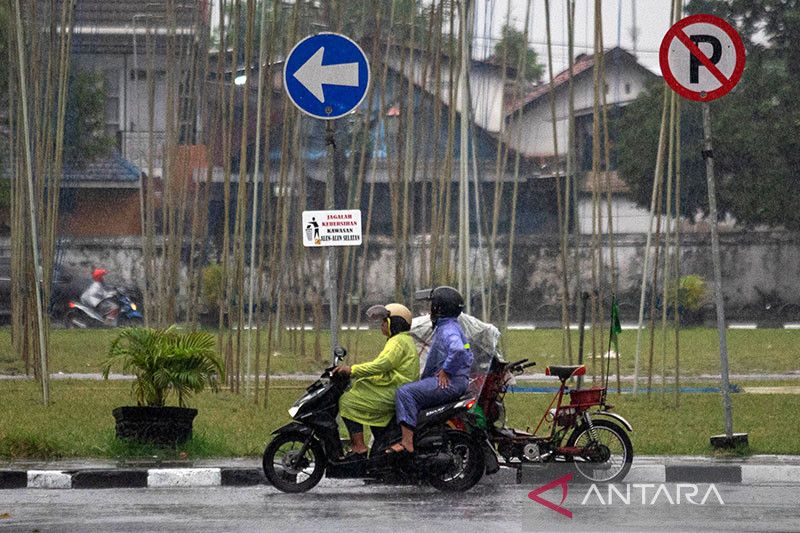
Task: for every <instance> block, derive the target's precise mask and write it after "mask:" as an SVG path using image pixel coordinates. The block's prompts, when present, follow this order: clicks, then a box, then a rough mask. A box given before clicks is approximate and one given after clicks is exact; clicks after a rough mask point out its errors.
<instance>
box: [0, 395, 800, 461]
mask: <svg viewBox="0 0 800 533" xmlns="http://www.w3.org/2000/svg"><path fill="white" fill-rule="evenodd" d="M278 387H281V388H278ZM288 387H291V388H288ZM301 392H302V384H299V383H286V382H275V383H273V389H272V391H271V394H270V398H271V400H270V405H269V408H268V409H264V408H263V407H262V406H256V405H254V403H253V401H252V400H249V399H247V398H245V397H244V396H243V395H241V396H240V395H235V394H232V393H229V392H221V393H218V394H213V393H210V392H205V393H202V394H200V395H198V396H197V397H195V398H194V401H193V402H192V403H191V405H192V407H196V408H197V409H198V410H199V414H198V416H197V418H196V419H195V425H194V438H193V439H192V440H191V441H189V442H188V443H186V444H185V445H183V446H181V447H179V448H178V449H174V450H163V449H154V448H151V447H141V446H135V445H130V444H126V443H122V442H119V441H117V440H116V439H115V438H114V419H113V417H112V415H111V411H112V410H113V409H114V408H115V407H118V406H121V405H130V404H131V396H130V384H128V383H119V382H103V381H100V382H98V381H54V382H52V383H51V400H52V402H51V406H50V407H48V408H45V407H44V406H43V405H42V403H41V399H40V390H39V388H38V386H37V384H36V383H33V382H27V381H26V382H5V383H0V405H3V409H2V410H0V458H5V459H21V458H25V459H55V458H69V457H98V458H112V459H113V458H135V457H150V456H152V455H159V456H161V457H162V458H170V457H178V456H181V452H184V453H185V454H186V456H187V457H188V458H189V459H197V458H204V457H246V456H253V457H255V456H259V455H260V454H261V453H262V452H263V449H264V446H265V445H266V443H267V441H268V440H269V438H270V433H271V431H272V430H274V429H276V428H277V427H280V426H281V425H283V424H285V423H287V422H288V421H289V415H288V413H287V412H286V410H287V409H288V408H289V406H290V405H291V404H292V403H293V402H294V400H295V399H296V398H297V397H298V396H299V395H300V394H301ZM549 400H550V396H549V395H544V394H523V393H509V394H508V395H507V396H506V405H507V412H508V416H509V425H510V426H512V427H517V428H521V429H525V428H526V427H531V428H533V427H535V426H536V423H537V422H538V420H539V417H540V416H541V414H542V413H543V411H544V409H545V407H546V406H547V404H548V402H549ZM609 401H610V402H611V403H612V404H614V406H615V408H614V411H615V412H618V413H619V414H621V415H622V416H624V417H625V418H626V419H628V420H629V421H630V422H631V424H632V425H633V427H634V431H633V433H632V434H631V437H632V440H633V444H634V449H635V451H636V453H637V454H640V455H650V454H667V455H680V454H692V455H695V454H701V455H711V454H713V453H714V452H713V450H712V449H711V447H710V445H709V437H710V436H711V435H712V434H719V433H723V432H724V430H723V427H724V426H723V412H722V401H721V398H720V396H719V395H718V394H683V395H681V400H680V401H681V403H680V407H678V408H675V407H674V406H673V400H672V397H671V396H670V395H666V396H662V395H661V394H658V393H654V394H653V395H652V396H651V398H649V399H648V398H647V397H646V396H645V395H641V396H639V397H636V398H634V397H632V396H631V395H616V394H610V395H609ZM796 404H797V396H792V395H778V394H776V395H747V394H735V395H733V409H734V430H735V431H737V432H741V431H744V432H747V433H749V435H750V448H749V450H748V452H749V453H757V454H760V453H767V454H800V411H798V410H797V408H796Z"/></svg>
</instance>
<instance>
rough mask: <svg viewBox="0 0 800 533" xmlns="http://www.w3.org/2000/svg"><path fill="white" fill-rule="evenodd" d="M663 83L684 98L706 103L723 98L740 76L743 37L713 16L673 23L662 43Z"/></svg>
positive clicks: (692, 17)
mask: <svg viewBox="0 0 800 533" xmlns="http://www.w3.org/2000/svg"><path fill="white" fill-rule="evenodd" d="M659 63H660V64H661V73H662V74H663V75H664V81H666V82H667V84H668V85H669V86H670V87H671V88H672V90H674V91H675V92H676V93H678V94H680V95H681V96H683V97H684V98H688V99H690V100H695V101H698V102H709V101H711V100H714V99H716V98H719V97H720V96H724V95H726V94H727V93H728V92H729V91H730V90H731V89H733V87H734V86H735V85H736V84H737V83H738V82H739V79H740V78H741V77H742V71H743V70H744V63H745V51H744V44H743V43H742V38H741V37H739V34H738V33H737V32H736V30H735V29H734V28H733V27H732V26H731V25H730V24H728V23H727V22H725V21H724V20H722V19H721V18H719V17H715V16H714V15H692V16H690V17H686V18H684V19H681V20H679V21H678V22H677V23H675V24H674V25H673V26H672V27H671V28H670V29H669V31H667V34H666V35H665V36H664V39H663V40H662V41H661V50H660V52H659Z"/></svg>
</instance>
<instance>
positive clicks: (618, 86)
mask: <svg viewBox="0 0 800 533" xmlns="http://www.w3.org/2000/svg"><path fill="white" fill-rule="evenodd" d="M607 67H608V66H607ZM646 82H647V77H646V74H645V73H644V72H642V71H641V69H638V68H634V67H633V66H630V65H628V66H626V67H620V68H619V69H617V68H607V69H606V84H607V85H608V93H607V94H606V103H608V104H612V103H620V104H625V103H627V102H630V101H632V100H634V99H636V97H637V96H638V95H639V93H640V92H641V91H642V90H643V89H644V86H645V83H646ZM573 87H574V94H575V112H576V114H578V115H580V114H586V113H591V112H592V107H593V103H594V78H593V75H592V71H591V69H590V70H588V71H586V72H583V73H582V74H581V75H580V76H579V77H576V78H575V79H574V81H573ZM626 89H627V92H626ZM555 115H556V129H557V138H558V152H559V155H561V154H564V153H565V152H566V150H565V149H566V143H567V128H568V117H569V91H568V87H567V84H563V85H562V86H561V87H559V88H557V89H556V112H555ZM505 138H506V141H507V142H508V143H509V145H511V146H512V147H513V148H514V149H516V150H519V151H520V152H521V153H522V154H524V155H527V156H546V157H550V156H552V155H553V154H554V153H555V150H554V147H553V114H552V112H551V110H550V96H549V95H547V94H545V95H544V96H542V97H540V98H539V99H538V100H536V101H535V102H534V103H533V104H532V105H530V106H529V107H528V109H526V110H525V111H524V112H523V114H522V116H521V117H518V115H517V113H514V114H512V115H510V116H509V117H508V124H507V126H506V134H505Z"/></svg>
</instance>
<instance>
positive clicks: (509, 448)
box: [478, 355, 633, 483]
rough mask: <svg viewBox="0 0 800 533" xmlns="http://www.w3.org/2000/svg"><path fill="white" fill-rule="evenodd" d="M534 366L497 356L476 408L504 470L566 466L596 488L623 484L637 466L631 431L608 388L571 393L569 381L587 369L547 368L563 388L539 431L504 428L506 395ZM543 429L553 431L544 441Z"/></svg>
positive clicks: (545, 415)
mask: <svg viewBox="0 0 800 533" xmlns="http://www.w3.org/2000/svg"><path fill="white" fill-rule="evenodd" d="M535 364H536V363H534V362H528V360H527V359H522V360H521V361H515V362H513V363H509V362H506V361H503V360H502V359H501V358H500V357H499V356H498V355H495V356H494V357H493V358H492V361H491V364H490V367H489V372H488V373H487V374H486V376H485V380H486V381H485V383H484V384H483V387H482V389H481V393H480V396H479V398H478V405H479V406H480V408H481V409H482V410H483V414H484V416H485V418H486V432H487V434H488V437H489V441H490V442H491V443H492V445H493V446H494V448H495V450H496V451H497V454H498V455H499V456H500V457H502V460H501V461H500V464H501V465H503V466H509V467H515V468H520V467H521V466H522V465H524V464H536V463H539V464H544V463H565V464H572V465H573V466H574V468H575V470H576V471H577V473H578V474H580V475H581V476H582V477H583V478H585V479H586V480H587V481H589V482H592V483H601V482H602V483H615V482H619V481H622V479H623V478H624V477H625V475H627V473H628V471H629V470H630V468H631V463H632V461H633V445H632V444H631V439H630V438H629V437H628V433H627V432H630V431H633V428H632V427H631V425H630V423H628V421H627V420H625V419H624V418H623V417H621V416H620V415H618V414H616V413H612V412H611V409H612V407H613V406H612V405H610V404H609V403H607V402H606V394H607V387H591V388H586V389H574V390H570V389H569V388H568V387H567V381H568V380H569V379H570V378H573V377H578V376H582V375H584V374H586V367H585V366H584V365H579V366H549V367H547V368H546V369H545V374H546V375H548V376H555V377H557V378H558V379H559V380H560V382H561V386H560V387H559V389H558V391H557V392H556V394H555V396H554V397H553V399H552V401H551V402H550V405H548V407H547V408H546V410H545V413H544V415H543V416H542V418H541V419H540V420H539V423H538V425H537V426H536V429H535V430H534V431H533V432H532V433H531V432H528V431H521V430H518V429H513V428H508V427H506V414H505V413H506V411H505V404H504V398H505V395H506V392H507V391H508V389H509V387H510V386H511V385H512V383H513V382H514V376H516V375H519V374H522V373H523V372H524V371H525V369H526V368H528V367H531V366H533V365H535ZM566 398H568V399H569V401H568V402H567V401H565V399H566ZM543 426H544V427H549V432H547V431H543V432H542V434H541V435H540V434H539V431H540V430H541V429H542V428H543ZM626 430H627V431H626Z"/></svg>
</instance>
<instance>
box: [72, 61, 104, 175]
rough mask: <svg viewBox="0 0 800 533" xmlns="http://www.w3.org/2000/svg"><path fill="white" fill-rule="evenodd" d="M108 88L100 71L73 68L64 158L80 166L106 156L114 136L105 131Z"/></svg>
mask: <svg viewBox="0 0 800 533" xmlns="http://www.w3.org/2000/svg"><path fill="white" fill-rule="evenodd" d="M107 94H108V93H107V91H106V88H105V80H104V78H103V75H102V74H101V73H99V72H94V71H86V70H78V69H73V70H72V72H71V73H70V75H69V87H68V96H67V110H66V117H65V120H64V161H65V162H67V163H69V164H71V165H73V166H77V167H79V168H80V167H82V166H84V165H86V164H87V163H89V162H91V161H93V160H95V159H97V158H99V157H103V156H105V155H107V154H108V153H109V152H110V151H111V149H112V148H113V146H114V141H115V140H114V138H113V137H111V136H110V135H109V134H108V133H107V132H106V122H105V108H106V99H107Z"/></svg>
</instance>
